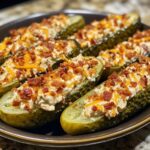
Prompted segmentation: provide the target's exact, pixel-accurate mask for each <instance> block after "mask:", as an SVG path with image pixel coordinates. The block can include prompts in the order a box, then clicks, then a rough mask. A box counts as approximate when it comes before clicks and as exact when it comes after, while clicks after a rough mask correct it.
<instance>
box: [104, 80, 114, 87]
mask: <svg viewBox="0 0 150 150" xmlns="http://www.w3.org/2000/svg"><path fill="white" fill-rule="evenodd" d="M105 86H107V87H109V86H115V82H114V81H113V80H106V81H105Z"/></svg>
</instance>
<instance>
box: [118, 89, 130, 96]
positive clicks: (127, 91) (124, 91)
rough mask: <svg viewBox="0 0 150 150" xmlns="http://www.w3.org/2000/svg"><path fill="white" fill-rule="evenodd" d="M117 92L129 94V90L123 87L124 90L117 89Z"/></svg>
mask: <svg viewBox="0 0 150 150" xmlns="http://www.w3.org/2000/svg"><path fill="white" fill-rule="evenodd" d="M117 92H118V93H119V94H121V95H124V96H131V92H130V91H129V90H128V89H124V90H120V89H118V90H117Z"/></svg>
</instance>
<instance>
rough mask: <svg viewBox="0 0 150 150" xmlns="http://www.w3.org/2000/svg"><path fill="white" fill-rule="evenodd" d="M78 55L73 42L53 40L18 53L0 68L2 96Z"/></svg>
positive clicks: (0, 92)
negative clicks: (23, 82) (27, 80)
mask: <svg viewBox="0 0 150 150" xmlns="http://www.w3.org/2000/svg"><path fill="white" fill-rule="evenodd" d="M78 53H79V49H78V46H77V44H76V42H75V41H73V40H68V41H67V40H57V41H54V40H51V41H48V42H43V43H41V44H39V45H38V46H36V47H32V48H30V50H28V49H22V50H20V51H18V52H17V53H16V54H15V55H13V56H12V57H10V58H8V59H7V60H6V61H5V62H4V63H3V64H2V65H1V66H0V95H2V94H3V93H5V92H7V91H9V90H10V89H11V88H13V87H16V86H18V85H19V83H20V82H22V81H24V80H26V79H27V78H31V77H34V76H36V75H39V74H41V73H45V72H47V71H48V70H52V69H54V68H56V67H57V66H58V65H59V63H60V62H61V61H62V60H64V59H67V58H71V57H74V56H77V55H78Z"/></svg>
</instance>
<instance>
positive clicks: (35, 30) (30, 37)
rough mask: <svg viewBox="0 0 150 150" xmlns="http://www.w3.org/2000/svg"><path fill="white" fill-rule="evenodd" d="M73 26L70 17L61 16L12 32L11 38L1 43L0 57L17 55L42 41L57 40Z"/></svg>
mask: <svg viewBox="0 0 150 150" xmlns="http://www.w3.org/2000/svg"><path fill="white" fill-rule="evenodd" d="M70 24H71V21H70V17H69V16H66V15H63V14H60V15H56V16H52V17H50V18H48V19H43V20H42V22H40V23H33V24H31V25H30V26H28V27H26V28H20V29H17V30H12V31H10V33H11V37H8V38H5V39H4V41H3V42H1V43H0V56H1V57H5V56H7V55H8V54H9V53H12V54H14V53H16V52H17V51H18V50H21V49H23V48H29V47H31V46H32V47H33V46H36V45H38V44H39V43H41V42H42V41H45V40H48V39H51V38H55V37H56V36H57V34H58V33H59V32H61V31H62V30H63V29H65V28H67V27H68V26H69V25H70Z"/></svg>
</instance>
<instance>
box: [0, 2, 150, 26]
mask: <svg viewBox="0 0 150 150" xmlns="http://www.w3.org/2000/svg"><path fill="white" fill-rule="evenodd" d="M60 9H88V10H96V11H99V12H102V11H106V12H112V13H127V12H137V13H139V14H140V15H141V17H142V21H143V22H144V23H146V24H148V25H150V21H149V18H150V0H0V25H2V24H3V23H6V22H8V21H10V20H14V19H17V18H20V17H23V16H27V15H29V14H32V13H36V12H49V11H54V10H60Z"/></svg>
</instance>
